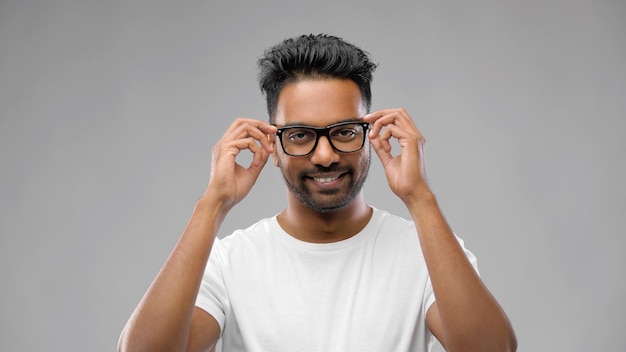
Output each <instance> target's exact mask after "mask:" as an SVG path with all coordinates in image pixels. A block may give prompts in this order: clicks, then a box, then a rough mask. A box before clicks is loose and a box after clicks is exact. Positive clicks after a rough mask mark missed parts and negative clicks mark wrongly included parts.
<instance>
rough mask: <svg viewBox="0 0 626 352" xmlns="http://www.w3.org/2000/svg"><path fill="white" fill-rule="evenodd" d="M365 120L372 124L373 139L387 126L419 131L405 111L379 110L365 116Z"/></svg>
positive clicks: (371, 133)
mask: <svg viewBox="0 0 626 352" xmlns="http://www.w3.org/2000/svg"><path fill="white" fill-rule="evenodd" d="M363 120H364V121H366V122H369V123H370V124H372V128H371V130H370V135H371V136H372V137H376V136H377V135H378V134H379V133H380V131H381V130H382V129H383V128H384V127H385V126H388V125H392V124H393V125H397V126H400V127H402V128H404V129H407V130H415V129H417V127H416V126H415V123H414V122H413V120H412V119H411V116H410V115H409V114H408V112H407V111H406V110H404V109H387V110H378V111H375V112H373V113H371V114H369V115H366V116H364V117H363Z"/></svg>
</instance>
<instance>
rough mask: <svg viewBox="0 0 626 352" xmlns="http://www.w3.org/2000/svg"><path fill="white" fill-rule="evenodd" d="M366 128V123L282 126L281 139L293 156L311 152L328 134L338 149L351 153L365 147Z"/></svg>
mask: <svg viewBox="0 0 626 352" xmlns="http://www.w3.org/2000/svg"><path fill="white" fill-rule="evenodd" d="M366 129H367V124H364V123H343V124H339V125H335V126H329V127H327V128H312V127H304V126H294V127H286V128H281V132H280V140H281V143H282V145H283V149H284V151H285V153H287V154H289V155H293V156H303V155H307V154H309V153H311V152H312V151H313V149H315V147H316V146H317V143H318V141H319V138H320V137H321V136H326V137H327V138H328V140H329V141H330V144H331V145H332V146H333V148H335V149H336V150H338V151H340V152H344V153H349V152H355V151H357V150H359V149H361V148H362V147H363V144H364V143H365V130H366Z"/></svg>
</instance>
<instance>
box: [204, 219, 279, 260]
mask: <svg viewBox="0 0 626 352" xmlns="http://www.w3.org/2000/svg"><path fill="white" fill-rule="evenodd" d="M276 227H277V223H276V217H270V218H264V219H261V220H259V221H257V222H256V223H254V224H252V225H251V226H249V227H247V228H245V229H239V230H235V231H234V232H233V233H231V234H230V235H227V236H225V237H223V238H221V239H217V240H216V241H215V245H214V251H216V252H217V253H218V256H219V257H221V258H222V259H226V258H231V259H232V258H242V259H245V258H250V257H251V256H255V255H258V253H263V252H267V251H268V250H269V248H270V247H273V246H276V238H277V236H276V235H277V229H276ZM211 255H212V256H213V254H211Z"/></svg>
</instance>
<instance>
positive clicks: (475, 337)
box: [364, 109, 517, 351]
mask: <svg viewBox="0 0 626 352" xmlns="http://www.w3.org/2000/svg"><path fill="white" fill-rule="evenodd" d="M364 120H365V121H366V122H369V123H372V125H373V126H372V130H371V132H370V142H371V144H372V147H373V148H374V150H375V151H376V153H377V154H378V156H379V158H380V160H381V162H382V164H383V166H384V168H385V173H386V175H387V180H388V182H389V186H390V187H391V189H392V190H393V192H394V193H395V194H396V195H398V196H399V197H400V198H401V199H402V201H403V202H404V204H405V205H406V206H407V208H408V210H409V212H410V214H411V217H412V218H413V220H414V222H415V225H416V227H417V231H418V235H419V240H420V244H421V247H422V252H423V254H424V259H425V261H426V265H427V267H428V272H429V275H430V278H431V282H432V285H433V290H434V292H435V296H436V298H437V301H436V302H435V303H434V304H433V305H432V306H431V308H430V309H429V311H428V312H427V315H426V323H427V325H428V328H429V329H430V330H431V332H432V333H433V334H434V335H435V336H436V337H437V339H438V340H439V341H440V342H441V343H442V344H443V345H444V347H445V348H446V350H448V351H514V350H516V345H517V342H516V338H515V334H514V332H513V329H512V327H511V324H510V322H509V320H508V318H507V316H506V314H505V313H504V311H503V310H502V309H501V308H500V306H499V304H498V302H497V301H496V300H495V299H494V297H493V296H492V295H491V293H490V292H489V290H488V289H487V287H485V285H484V284H483V282H482V280H481V279H480V277H479V276H478V274H477V273H476V271H475V270H474V268H473V267H472V265H471V263H470V262H469V260H468V259H467V257H466V256H465V253H464V251H463V249H462V248H461V246H460V244H459V243H458V241H457V239H456V237H455V236H454V234H453V232H452V230H451V229H450V227H449V226H448V223H447V222H446V220H445V218H444V216H443V214H442V213H441V211H440V209H439V206H438V204H437V200H436V198H435V196H434V194H433V193H432V191H431V190H430V187H429V186H428V184H427V182H426V171H425V166H424V144H425V141H424V137H423V136H422V135H421V133H420V131H419V130H418V129H417V127H416V126H415V124H414V122H413V120H412V119H411V117H410V116H409V114H408V113H407V112H406V111H405V110H403V109H389V110H381V111H376V112H374V113H372V114H369V115H367V116H365V117H364ZM391 138H396V139H397V140H398V143H399V145H400V148H401V152H400V154H399V155H397V156H393V155H392V154H391V144H390V143H389V140H390V139H391Z"/></svg>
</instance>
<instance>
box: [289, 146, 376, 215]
mask: <svg viewBox="0 0 626 352" xmlns="http://www.w3.org/2000/svg"><path fill="white" fill-rule="evenodd" d="M279 166H280V168H281V171H282V175H283V179H284V180H285V184H286V185H287V188H288V189H289V191H290V192H291V193H293V195H294V196H295V197H296V199H298V200H299V201H300V203H302V204H303V205H304V206H306V207H308V208H310V209H312V210H314V211H315V212H318V213H328V212H332V211H336V210H340V209H343V208H345V207H346V206H348V205H349V204H350V203H352V201H353V200H354V199H355V198H356V197H357V196H358V195H359V193H360V192H361V189H362V188H363V185H364V184H365V180H366V179H367V174H368V173H369V167H370V157H369V156H368V159H367V163H366V165H365V166H364V167H363V169H362V170H358V171H361V173H360V175H361V176H360V177H358V178H356V179H355V171H356V170H355V169H354V167H338V166H331V167H327V168H325V167H318V168H316V169H312V170H306V171H302V172H300V173H299V174H298V175H297V177H296V178H295V180H291V179H289V178H288V177H287V176H286V174H285V172H284V170H283V167H282V165H280V162H279ZM335 172H341V173H342V174H343V175H342V176H341V177H342V178H343V177H350V182H349V183H347V184H345V185H342V187H341V188H337V189H332V190H327V191H322V192H318V193H316V194H314V193H313V192H312V191H311V189H310V188H309V187H308V186H307V184H306V180H307V178H308V175H310V174H312V173H313V174H314V173H335Z"/></svg>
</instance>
